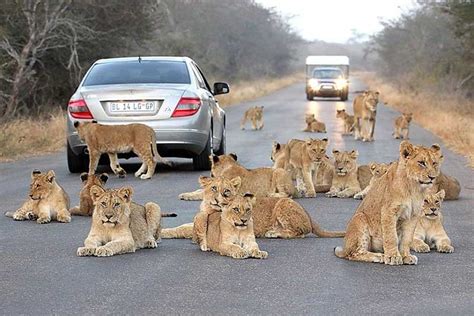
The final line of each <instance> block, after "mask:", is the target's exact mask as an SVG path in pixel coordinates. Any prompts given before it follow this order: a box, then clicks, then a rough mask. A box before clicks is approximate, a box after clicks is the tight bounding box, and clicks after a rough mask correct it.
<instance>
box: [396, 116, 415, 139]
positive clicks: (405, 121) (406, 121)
mask: <svg viewBox="0 0 474 316" xmlns="http://www.w3.org/2000/svg"><path fill="white" fill-rule="evenodd" d="M412 117H413V113H402V115H401V116H399V117H397V118H396V119H395V130H394V132H393V138H395V139H399V138H403V139H408V131H409V128H410V122H411V120H412Z"/></svg>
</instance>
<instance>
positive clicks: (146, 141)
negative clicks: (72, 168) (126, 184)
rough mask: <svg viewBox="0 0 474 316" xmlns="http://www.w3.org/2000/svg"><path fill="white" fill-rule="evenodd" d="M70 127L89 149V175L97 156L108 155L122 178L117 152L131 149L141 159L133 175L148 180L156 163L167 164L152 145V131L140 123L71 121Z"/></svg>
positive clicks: (113, 168)
mask: <svg viewBox="0 0 474 316" xmlns="http://www.w3.org/2000/svg"><path fill="white" fill-rule="evenodd" d="M74 127H75V128H76V129H77V133H78V134H79V137H80V138H81V140H82V141H85V142H86V144H87V149H88V150H89V174H90V175H93V174H94V173H95V170H96V169H97V165H98V163H99V158H100V156H101V155H102V154H105V153H106V154H108V156H109V159H110V168H111V169H112V171H113V172H114V173H115V174H117V175H119V176H120V177H124V176H125V174H126V172H125V170H123V168H122V167H120V165H119V163H118V158H117V154H120V153H128V152H130V151H133V152H134V153H135V154H136V155H137V156H138V157H139V158H140V159H141V160H142V162H143V163H142V165H141V167H140V169H138V171H137V172H135V177H140V178H141V179H150V178H151V177H152V176H153V174H154V173H155V167H156V163H157V162H158V161H159V162H162V163H164V164H167V165H171V164H170V162H169V161H167V160H165V159H163V158H162V157H161V156H160V154H159V153H158V150H157V148H156V135H155V131H154V130H153V129H152V128H151V127H149V126H146V125H144V124H127V125H102V124H98V123H97V122H95V121H92V122H74Z"/></svg>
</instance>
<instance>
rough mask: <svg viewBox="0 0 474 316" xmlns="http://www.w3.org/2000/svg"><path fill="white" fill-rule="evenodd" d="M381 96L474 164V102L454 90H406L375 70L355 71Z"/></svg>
mask: <svg viewBox="0 0 474 316" xmlns="http://www.w3.org/2000/svg"><path fill="white" fill-rule="evenodd" d="M357 75H358V76H359V77H360V78H361V79H362V80H363V81H364V82H365V83H366V84H367V85H369V87H370V89H373V90H378V91H379V92H380V95H381V100H382V101H383V102H384V103H386V104H387V105H388V106H390V107H393V108H395V109H397V110H399V111H400V112H412V113H413V119H414V121H415V122H416V123H417V124H419V125H421V126H423V127H424V128H426V129H428V130H429V131H431V132H432V133H434V134H435V135H437V136H438V137H439V138H441V139H442V140H443V141H444V143H445V144H446V146H447V147H448V148H450V149H452V150H453V151H455V152H456V153H458V154H461V155H463V156H465V157H466V158H467V159H468V164H469V166H470V167H471V168H474V102H473V101H472V100H468V99H466V98H464V97H462V96H460V95H457V94H448V93H443V92H439V91H421V92H417V93H416V94H415V93H414V92H410V91H406V90H405V89H400V88H397V87H395V85H393V84H390V83H388V82H386V81H384V80H383V79H382V78H379V77H377V76H376V74H375V73H368V72H363V73H362V72H361V73H358V74H357Z"/></svg>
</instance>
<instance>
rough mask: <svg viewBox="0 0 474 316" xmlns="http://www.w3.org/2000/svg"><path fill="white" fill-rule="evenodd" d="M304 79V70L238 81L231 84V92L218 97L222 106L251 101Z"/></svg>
mask: <svg viewBox="0 0 474 316" xmlns="http://www.w3.org/2000/svg"><path fill="white" fill-rule="evenodd" d="M302 80H304V72H300V73H295V74H292V75H289V76H285V77H281V78H277V79H275V78H262V79H259V80H255V81H247V82H238V83H235V84H231V86H230V91H231V92H230V93H229V94H224V95H219V96H217V97H216V98H217V99H218V100H219V104H220V105H221V106H222V107H226V106H229V105H233V104H237V103H241V102H246V101H251V100H254V99H256V98H258V97H261V96H264V95H267V94H270V93H272V92H274V91H277V90H279V89H281V88H284V87H286V86H289V85H291V84H293V83H296V82H299V81H302Z"/></svg>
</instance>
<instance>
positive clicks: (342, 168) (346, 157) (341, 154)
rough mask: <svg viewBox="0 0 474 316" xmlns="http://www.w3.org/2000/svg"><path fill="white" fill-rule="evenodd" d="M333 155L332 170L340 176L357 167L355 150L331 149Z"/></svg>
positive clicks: (357, 154)
mask: <svg viewBox="0 0 474 316" xmlns="http://www.w3.org/2000/svg"><path fill="white" fill-rule="evenodd" d="M332 154H333V156H334V170H335V171H336V173H337V174H338V175H340V176H345V175H346V174H349V173H352V172H354V171H356V169H357V157H358V156H359V153H358V152H357V150H352V151H339V150H336V149H334V150H333V151H332Z"/></svg>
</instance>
